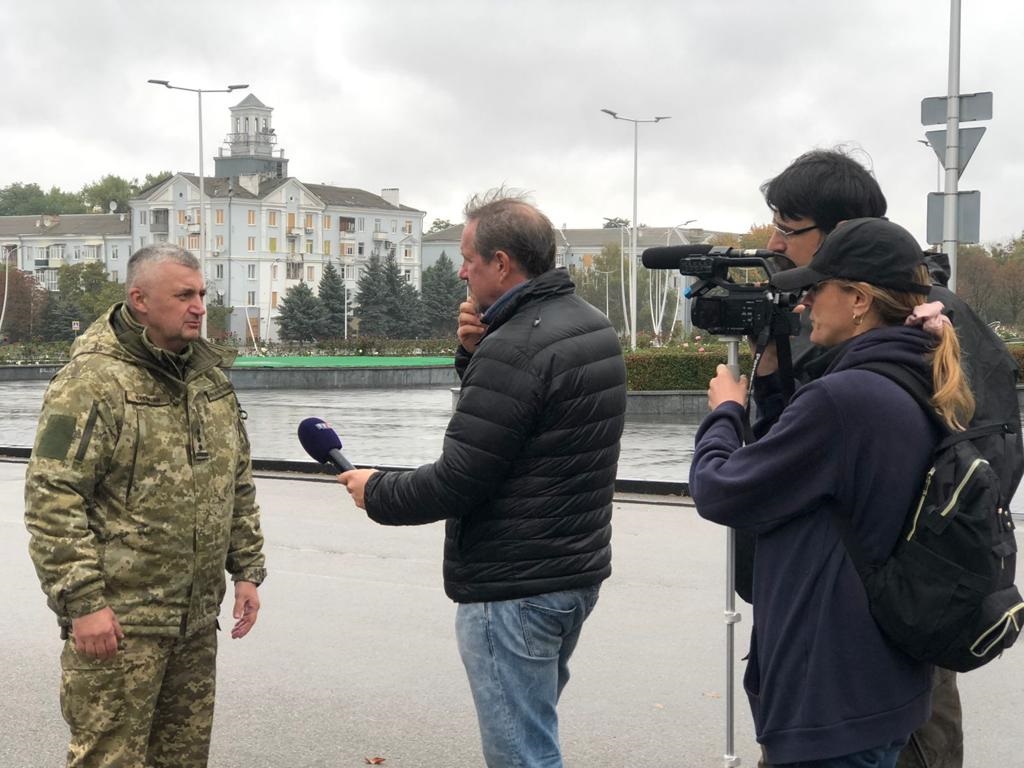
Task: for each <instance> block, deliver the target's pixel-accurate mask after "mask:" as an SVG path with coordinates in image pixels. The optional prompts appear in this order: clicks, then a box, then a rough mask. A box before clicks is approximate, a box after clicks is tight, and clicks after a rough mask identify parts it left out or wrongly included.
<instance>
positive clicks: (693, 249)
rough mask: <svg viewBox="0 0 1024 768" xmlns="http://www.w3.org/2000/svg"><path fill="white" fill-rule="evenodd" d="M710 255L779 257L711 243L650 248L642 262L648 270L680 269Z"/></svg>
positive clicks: (752, 249)
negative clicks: (681, 265)
mask: <svg viewBox="0 0 1024 768" xmlns="http://www.w3.org/2000/svg"><path fill="white" fill-rule="evenodd" d="M712 251H714V253H712ZM708 255H712V256H722V257H725V258H741V257H743V258H759V259H768V258H773V257H778V256H779V254H778V253H776V252H775V251H766V250H763V249H760V248H757V249H755V248H728V247H723V246H715V245H711V244H710V243H696V244H694V245H667V246H661V247H658V248H648V249H646V250H645V251H644V253H643V256H642V257H641V261H642V262H643V265H644V266H645V267H647V268H648V269H679V267H680V263H681V262H682V260H683V259H690V258H693V257H694V256H708Z"/></svg>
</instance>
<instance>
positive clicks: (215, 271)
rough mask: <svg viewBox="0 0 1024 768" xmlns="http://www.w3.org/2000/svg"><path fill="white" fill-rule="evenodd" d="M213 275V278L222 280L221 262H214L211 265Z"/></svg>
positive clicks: (222, 268) (222, 269) (222, 267)
mask: <svg viewBox="0 0 1024 768" xmlns="http://www.w3.org/2000/svg"><path fill="white" fill-rule="evenodd" d="M213 276H214V277H215V278H217V279H218V280H223V279H224V265H223V264H214V265H213Z"/></svg>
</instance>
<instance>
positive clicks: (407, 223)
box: [402, 219, 412, 235]
mask: <svg viewBox="0 0 1024 768" xmlns="http://www.w3.org/2000/svg"><path fill="white" fill-rule="evenodd" d="M402 231H403V232H405V234H407V235H411V234H412V219H406V220H405V223H404V224H403V225H402Z"/></svg>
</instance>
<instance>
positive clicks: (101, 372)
mask: <svg viewBox="0 0 1024 768" xmlns="http://www.w3.org/2000/svg"><path fill="white" fill-rule="evenodd" d="M189 349H190V352H188V353H187V355H186V356H184V357H182V356H176V355H171V354H167V353H163V352H162V351H161V350H158V349H156V348H155V347H154V346H153V345H152V344H150V343H149V341H148V339H147V338H146V337H145V334H144V333H142V327H141V326H139V325H138V324H137V323H135V322H134V320H132V319H131V317H130V315H128V313H127V312H126V311H123V310H122V305H120V304H117V305H115V306H114V307H112V308H111V309H110V310H109V311H108V312H107V313H106V314H105V315H104V316H103V317H101V318H100V319H99V320H97V321H96V322H95V323H93V324H92V326H91V327H90V328H89V329H88V330H87V331H86V332H85V333H84V334H83V335H82V336H81V337H80V338H79V339H78V340H77V341H76V342H75V344H74V345H73V346H72V349H71V362H70V363H68V364H67V365H66V366H65V367H64V368H63V369H61V371H60V372H59V373H58V374H57V375H56V376H55V377H54V379H53V381H52V382H51V383H50V386H49V388H48V389H47V391H46V396H45V398H44V400H43V409H42V414H41V415H40V419H39V429H38V431H37V433H36V441H35V447H34V448H33V451H32V458H31V459H30V461H29V464H28V470H27V474H26V478H25V522H26V525H27V527H28V530H29V533H30V534H31V540H30V543H29V551H30V553H31V555H32V561H33V563H34V564H35V567H36V572H37V573H38V575H39V580H40V582H41V583H42V588H43V591H44V592H45V593H46V596H47V599H48V603H49V605H50V608H51V609H53V611H54V612H55V613H56V614H57V617H58V621H59V622H60V624H61V625H62V626H63V627H66V626H68V625H69V624H70V622H71V619H72V618H74V617H77V616H82V615H84V614H87V613H91V612H93V611H97V610H99V609H101V608H103V607H104V606H108V605H109V606H110V607H111V608H112V609H113V610H114V613H115V614H116V615H117V617H118V620H119V621H120V623H121V626H122V627H123V628H124V630H125V632H126V633H129V634H131V633H133V632H135V633H139V634H160V635H178V634H181V635H185V634H191V633H193V632H195V631H198V630H200V629H203V628H205V627H209V626H210V625H211V624H213V622H214V621H215V620H216V618H217V615H218V613H219V611H220V604H221V601H222V599H223V597H224V592H225V587H226V584H225V576H224V572H225V569H226V570H227V572H229V573H230V574H231V575H232V578H233V580H235V581H251V582H254V583H256V584H259V583H260V582H261V581H262V580H263V578H264V577H265V575H266V574H265V570H264V567H263V566H264V557H263V554H262V548H263V534H262V533H261V532H260V522H259V508H258V507H257V505H256V500H255V489H254V487H253V481H252V464H251V461H250V456H249V441H248V438H247V436H246V433H245V428H244V426H243V424H242V412H241V409H240V407H239V405H238V401H237V399H236V397H235V392H234V389H233V387H232V385H231V382H230V381H229V380H228V378H227V376H226V375H225V374H224V372H223V371H221V370H220V368H219V367H218V366H222V365H230V363H231V362H233V355H232V354H231V353H229V352H226V350H222V349H220V348H219V347H217V346H215V345H213V344H210V343H209V342H207V341H204V340H200V341H196V342H193V343H192V344H191V345H190V347H189Z"/></svg>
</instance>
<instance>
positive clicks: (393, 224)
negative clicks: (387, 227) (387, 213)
mask: <svg viewBox="0 0 1024 768" xmlns="http://www.w3.org/2000/svg"><path fill="white" fill-rule="evenodd" d="M391 231H392V232H397V231H398V219H392V220H391Z"/></svg>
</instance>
